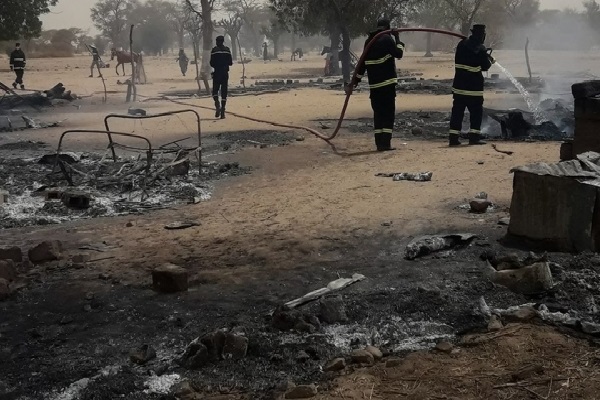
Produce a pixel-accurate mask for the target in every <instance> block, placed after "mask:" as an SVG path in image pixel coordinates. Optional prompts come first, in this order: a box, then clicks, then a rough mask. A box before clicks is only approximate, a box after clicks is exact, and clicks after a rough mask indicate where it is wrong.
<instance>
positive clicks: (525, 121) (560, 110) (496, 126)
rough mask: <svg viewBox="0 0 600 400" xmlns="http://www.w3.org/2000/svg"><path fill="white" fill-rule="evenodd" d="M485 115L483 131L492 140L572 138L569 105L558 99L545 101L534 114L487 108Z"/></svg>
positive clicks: (517, 110)
mask: <svg viewBox="0 0 600 400" xmlns="http://www.w3.org/2000/svg"><path fill="white" fill-rule="evenodd" d="M485 115H486V118H485V121H484V129H483V130H484V132H485V133H486V134H487V135H488V136H489V137H492V138H501V139H505V140H540V141H543V140H565V139H568V138H572V137H573V133H574V131H575V114H574V107H573V104H572V102H571V103H569V102H567V101H565V100H562V99H546V100H544V101H542V102H541V103H540V105H539V106H538V110H536V111H535V112H531V111H523V110H519V109H511V110H493V109H489V108H488V109H485ZM540 119H541V121H540Z"/></svg>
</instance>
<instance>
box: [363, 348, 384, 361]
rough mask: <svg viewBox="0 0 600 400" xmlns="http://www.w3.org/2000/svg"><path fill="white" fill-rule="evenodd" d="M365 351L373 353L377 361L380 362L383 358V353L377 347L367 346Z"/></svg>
mask: <svg viewBox="0 0 600 400" xmlns="http://www.w3.org/2000/svg"><path fill="white" fill-rule="evenodd" d="M365 350H366V351H368V352H369V353H371V355H372V356H373V358H374V359H375V361H379V360H381V359H382V358H383V353H382V352H381V350H379V349H378V348H377V347H375V346H367V347H366V348H365Z"/></svg>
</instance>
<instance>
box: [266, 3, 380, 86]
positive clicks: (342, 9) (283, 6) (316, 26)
mask: <svg viewBox="0 0 600 400" xmlns="http://www.w3.org/2000/svg"><path fill="white" fill-rule="evenodd" d="M270 3H271V7H272V9H273V10H274V11H275V13H276V15H277V17H278V18H279V19H280V21H281V22H282V24H283V25H284V26H286V27H287V29H288V31H297V32H302V33H304V34H307V35H313V34H318V33H321V34H326V35H328V36H329V38H330V41H331V49H332V54H333V57H332V58H333V60H332V66H333V69H334V73H337V72H338V61H339V58H338V49H339V47H340V42H341V45H342V51H341V57H342V60H341V61H342V75H343V77H344V80H346V81H349V80H350V73H351V66H350V45H351V43H352V38H355V37H358V36H360V35H363V34H365V33H366V32H367V31H368V29H369V27H374V25H375V21H374V19H376V18H374V15H375V14H376V12H374V11H373V10H375V9H376V8H377V7H380V4H379V1H373V0H323V1H322V0H299V1H296V0H270ZM357 10H360V11H361V12H357ZM340 39H341V40H340Z"/></svg>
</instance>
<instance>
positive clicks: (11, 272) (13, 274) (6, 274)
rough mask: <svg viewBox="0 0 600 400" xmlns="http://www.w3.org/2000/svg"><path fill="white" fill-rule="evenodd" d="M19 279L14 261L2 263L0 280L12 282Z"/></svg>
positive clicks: (2, 261)
mask: <svg viewBox="0 0 600 400" xmlns="http://www.w3.org/2000/svg"><path fill="white" fill-rule="evenodd" d="M16 278H17V269H16V268H15V262H14V261H13V260H1V261H0V279H4V280H6V281H8V282H12V281H14V280H15V279H16Z"/></svg>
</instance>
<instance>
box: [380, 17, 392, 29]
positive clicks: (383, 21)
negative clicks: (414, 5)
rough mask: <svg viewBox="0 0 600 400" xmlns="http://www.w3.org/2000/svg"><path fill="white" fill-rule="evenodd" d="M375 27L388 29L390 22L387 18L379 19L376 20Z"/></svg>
mask: <svg viewBox="0 0 600 400" xmlns="http://www.w3.org/2000/svg"><path fill="white" fill-rule="evenodd" d="M377 27H378V28H383V29H390V27H391V22H390V20H389V19H380V20H379V21H377Z"/></svg>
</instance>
